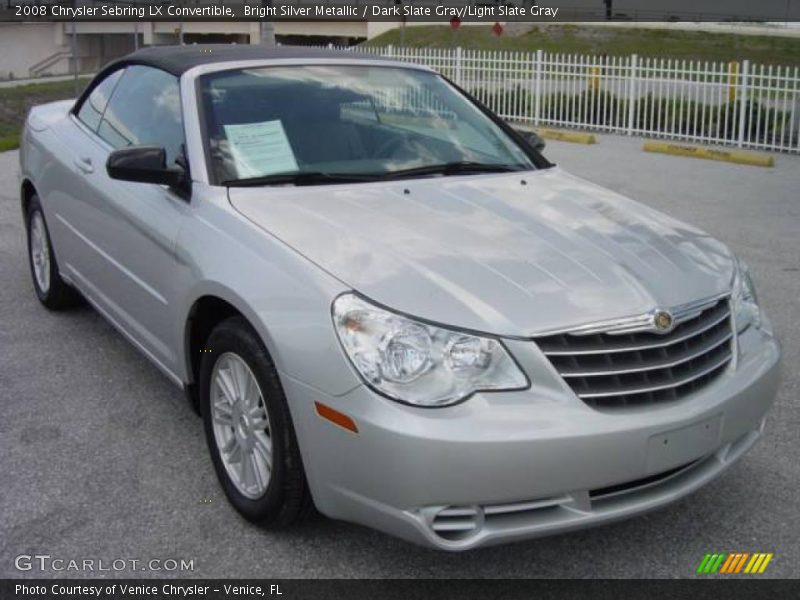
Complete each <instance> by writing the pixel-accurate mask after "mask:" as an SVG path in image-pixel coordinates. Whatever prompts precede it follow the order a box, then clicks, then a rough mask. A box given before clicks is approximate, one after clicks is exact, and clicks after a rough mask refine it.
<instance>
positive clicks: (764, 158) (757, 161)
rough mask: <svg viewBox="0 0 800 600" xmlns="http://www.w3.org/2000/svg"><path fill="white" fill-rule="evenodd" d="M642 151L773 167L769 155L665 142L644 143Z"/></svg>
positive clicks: (772, 158)
mask: <svg viewBox="0 0 800 600" xmlns="http://www.w3.org/2000/svg"><path fill="white" fill-rule="evenodd" d="M644 151H645V152H658V153H661V154H672V155H675V156H688V157H691V158H704V159H706V160H721V161H724V162H731V163H736V164H739V165H753V166H755V167H774V166H775V158H774V157H772V156H770V155H769V154H755V153H753V152H740V151H738V150H719V149H717V148H703V147H701V146H687V145H685V144H669V143H666V142H646V143H645V145H644Z"/></svg>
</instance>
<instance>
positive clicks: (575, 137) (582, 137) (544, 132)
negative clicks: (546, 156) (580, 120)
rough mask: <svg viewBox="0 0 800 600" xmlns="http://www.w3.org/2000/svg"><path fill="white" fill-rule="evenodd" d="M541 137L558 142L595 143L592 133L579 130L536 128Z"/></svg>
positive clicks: (595, 139)
mask: <svg viewBox="0 0 800 600" xmlns="http://www.w3.org/2000/svg"><path fill="white" fill-rule="evenodd" d="M536 133H538V134H539V135H540V136H541V137H542V138H544V139H546V140H558V141H559V142H572V143H573V144H596V143H597V138H596V137H595V136H594V134H593V133H584V132H581V131H565V130H562V129H537V130H536Z"/></svg>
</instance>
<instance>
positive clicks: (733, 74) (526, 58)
mask: <svg viewBox="0 0 800 600" xmlns="http://www.w3.org/2000/svg"><path fill="white" fill-rule="evenodd" d="M358 51H360V52H369V53H373V54H379V55H382V56H387V57H392V58H395V59H398V60H403V61H409V62H415V63H420V64H424V65H428V66H430V67H432V68H434V69H436V70H437V71H439V72H440V73H442V74H444V75H445V76H447V77H449V78H450V79H451V80H453V81H454V82H455V83H457V84H458V85H459V86H461V87H462V88H464V89H465V90H467V91H468V92H470V93H471V94H473V95H474V96H475V97H477V98H478V99H479V100H480V101H482V102H483V103H484V104H486V105H487V106H489V107H490V108H491V109H492V110H494V111H495V112H496V113H497V114H498V115H500V116H501V117H502V118H504V119H507V120H510V121H523V122H530V123H532V124H534V125H556V126H561V127H575V128H581V129H591V130H597V131H612V132H622V133H627V134H629V135H633V134H642V135H647V136H653V137H663V138H672V139H680V140H690V141H696V142H706V143H714V144H725V145H735V146H738V147H746V148H761V149H768V150H777V151H783V152H796V153H797V152H800V78H798V67H796V66H795V67H776V66H765V65H757V64H753V63H751V62H749V61H746V60H745V61H741V62H731V63H724V62H707V61H691V60H675V59H660V58H659V59H655V58H641V57H638V56H636V55H632V56H627V57H605V56H578V55H568V54H550V53H546V52H543V51H541V50H540V51H538V52H503V51H482V50H463V49H461V48H449V49H435V48H405V47H403V48H400V47H392V46H386V47H382V48H364V47H360V48H358Z"/></svg>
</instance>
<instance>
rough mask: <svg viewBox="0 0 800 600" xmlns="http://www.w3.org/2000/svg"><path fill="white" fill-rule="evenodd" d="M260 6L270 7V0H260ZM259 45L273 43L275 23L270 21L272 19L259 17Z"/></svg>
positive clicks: (272, 44) (270, 44)
mask: <svg viewBox="0 0 800 600" xmlns="http://www.w3.org/2000/svg"><path fill="white" fill-rule="evenodd" d="M261 6H263V7H264V8H271V7H272V0H261ZM261 45H262V46H274V45H275V23H274V22H273V21H272V19H268V20H265V19H261Z"/></svg>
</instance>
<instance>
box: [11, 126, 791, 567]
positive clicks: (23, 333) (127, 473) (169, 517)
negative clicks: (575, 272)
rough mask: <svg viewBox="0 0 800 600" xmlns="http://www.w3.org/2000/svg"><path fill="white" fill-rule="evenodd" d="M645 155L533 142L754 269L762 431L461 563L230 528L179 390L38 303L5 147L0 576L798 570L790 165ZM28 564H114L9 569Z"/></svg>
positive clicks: (366, 543) (376, 545) (359, 541)
mask: <svg viewBox="0 0 800 600" xmlns="http://www.w3.org/2000/svg"><path fill="white" fill-rule="evenodd" d="M642 143H643V140H641V139H636V138H625V137H616V136H600V144H598V145H596V146H581V145H573V144H568V143H563V142H550V143H549V145H548V149H547V151H546V154H547V156H548V157H550V158H551V160H554V161H555V162H558V163H559V164H560V165H561V166H562V167H564V168H566V169H568V170H570V171H571V172H573V173H575V174H578V175H580V176H583V177H585V178H587V179H590V180H592V181H595V182H597V183H600V184H602V185H605V186H606V187H609V188H611V189H614V190H616V191H619V192H621V193H623V194H626V195H628V196H631V197H633V198H635V199H638V200H640V201H642V202H644V203H646V204H649V205H652V206H654V207H656V208H658V209H660V210H663V211H665V212H667V213H670V214H671V215H673V216H676V217H678V218H680V219H682V220H685V221H688V222H691V223H693V224H695V225H698V226H700V227H701V228H703V229H705V230H706V231H708V232H710V233H711V234H713V235H715V236H716V237H718V238H720V239H721V240H723V241H725V242H726V243H728V244H729V245H730V246H731V248H732V249H733V250H734V251H735V252H737V253H738V254H739V255H740V256H742V257H743V258H744V259H745V260H746V261H747V262H748V263H749V264H750V265H751V267H752V271H753V273H754V278H755V281H756V285H757V287H758V292H759V296H760V299H761V303H762V305H763V307H764V309H765V310H766V311H767V313H768V314H769V315H770V317H771V318H772V320H773V323H774V326H775V330H776V331H777V332H778V334H779V336H780V338H781V340H782V342H783V345H784V351H785V357H784V377H783V384H782V386H781V390H780V394H779V397H778V399H777V402H776V404H775V406H774V408H773V409H772V411H771V412H770V413H769V416H768V419H767V426H766V431H765V436H764V438H763V439H762V440H761V441H760V442H759V443H758V444H757V446H756V447H755V448H754V449H753V450H752V451H751V452H750V453H749V454H748V455H746V456H745V458H744V459H743V460H741V461H740V462H739V463H738V464H737V465H736V466H734V467H733V468H732V469H730V470H729V471H728V472H727V473H726V474H725V475H723V476H722V477H721V478H720V479H718V480H716V481H714V482H713V483H711V484H710V485H708V486H706V487H705V488H703V489H702V490H700V491H699V492H697V493H695V494H694V495H692V496H690V497H689V498H687V499H684V500H682V501H680V502H678V503H677V504H674V505H672V506H670V507H668V508H665V509H663V510H660V511H658V512H654V513H650V514H648V515H645V516H642V517H638V518H635V519H632V520H629V521H625V522H621V523H617V524H613V525H608V526H605V527H601V528H597V529H590V530H586V531H580V532H576V533H571V534H566V535H560V536H556V537H550V538H543V539H538V540H533V541H528V542H523V543H517V544H512V545H507V546H500V547H493V548H486V549H479V550H475V551H471V552H468V553H463V554H448V553H444V552H439V551H435V550H429V549H424V548H419V547H416V546H413V545H410V544H408V543H406V542H403V541H400V540H397V539H394V538H391V537H389V536H386V535H383V534H381V533H377V532H374V531H371V530H368V529H366V528H363V527H359V526H356V525H350V524H347V523H342V522H335V521H331V520H328V519H325V518H323V517H317V518H315V519H313V520H311V521H310V522H308V523H305V524H303V525H302V526H300V527H298V528H296V529H293V530H289V531H284V532H281V533H270V532H266V531H262V530H260V529H259V528H257V527H255V526H253V525H251V524H249V523H247V522H246V521H244V520H243V519H241V518H240V517H239V516H238V515H237V513H235V512H234V510H233V509H232V508H231V507H230V506H229V505H228V504H227V502H226V501H225V499H224V497H223V495H222V492H221V490H220V488H219V486H218V484H217V481H216V478H215V476H214V473H213V471H212V467H211V463H210V461H209V458H208V455H207V450H206V447H205V441H204V439H203V431H202V426H201V422H200V420H199V419H198V418H197V417H196V416H195V415H194V413H192V412H191V410H190V409H189V406H188V405H187V403H186V401H185V399H184V396H183V394H182V392H181V391H180V390H178V389H177V388H175V387H174V386H173V385H172V384H171V383H170V382H169V381H168V380H167V379H166V378H165V377H163V376H162V375H161V374H160V372H159V371H158V370H156V368H155V367H153V366H151V365H150V363H148V361H147V360H146V359H145V358H143V357H142V356H141V355H140V354H139V353H138V352H137V351H136V350H135V349H134V348H133V347H132V346H131V345H130V344H129V343H128V342H127V341H125V339H123V337H122V336H121V335H120V334H118V333H117V332H116V331H115V330H114V329H113V328H112V327H111V326H110V325H108V324H107V323H106V322H105V321H104V320H103V319H102V318H101V317H100V316H99V315H98V314H97V313H95V312H94V311H93V310H91V309H90V308H87V307H83V308H79V309H76V310H72V311H69V312H66V313H60V314H54V313H49V312H47V311H46V310H45V309H44V308H42V307H41V306H40V305H39V303H38V302H37V301H36V299H35V296H34V292H33V288H32V285H31V282H30V276H29V272H28V267H27V263H26V257H25V242H24V232H23V227H22V220H21V217H20V211H19V201H18V187H17V185H18V184H17V180H16V172H17V153H16V152H7V153H4V154H0V283H1V285H0V409H2V412H0V577H25V576H28V577H30V576H35V577H85V576H92V575H94V576H102V577H111V576H123V577H138V576H145V577H147V576H164V575H172V576H184V577H270V578H290V577H414V578H420V577H667V578H672V577H694V576H695V575H694V572H695V569H696V568H697V565H698V564H699V562H700V560H701V559H702V557H703V555H704V554H705V553H707V552H718V551H722V552H735V551H741V552H772V553H774V558H773V559H772V562H771V563H770V565H769V567H768V569H767V571H766V572H765V574H764V575H762V576H761V577H794V576H797V574H798V572H799V570H798V563H799V561H800V509H799V508H798V506H800V504H798V489H799V484H800V460H798V438H800V418H799V417H800V408H799V407H798V392H799V391H800V385H799V382H800V378H799V377H798V373H797V365H798V359H800V311H798V306H799V301H798V299H799V298H800V157H797V156H788V155H776V161H777V165H776V167H775V168H773V169H765V168H759V167H749V166H737V165H731V164H727V163H716V162H709V161H702V160H696V159H689V158H680V157H671V156H663V155H656V154H646V153H644V152H642V151H641V146H642ZM387 476H391V475H390V474H387ZM36 554H39V555H49V556H51V557H52V558H59V559H64V560H66V561H69V560H70V559H74V560H77V561H83V560H84V559H93V560H95V561H97V560H99V559H103V561H104V564H105V565H106V566H109V565H110V564H111V561H113V560H118V561H119V560H124V561H126V562H127V566H125V567H124V568H123V569H122V570H119V571H116V570H111V571H103V572H98V571H95V572H80V571H73V570H64V571H55V570H53V569H46V570H44V571H42V570H40V569H38V567H37V566H36V564H34V565H33V568H32V569H31V570H29V571H20V570H18V569H17V568H16V567H15V558H16V557H18V556H20V555H36ZM151 559H158V560H161V561H162V563H161V564H162V565H164V566H166V567H170V566H172V563H169V562H167V561H168V560H169V559H174V560H176V561H178V563H180V561H181V560H184V561H193V570H191V571H180V570H177V571H169V572H168V571H164V570H162V571H140V569H141V563H138V564H137V566H136V567H133V566H132V563H130V561H131V560H140V561H143V562H147V561H149V560H151ZM21 564H22V566H24V565H25V561H24V559H23V562H22V563H21ZM59 564H60V563H59ZM94 564H95V565H98V564H99V563H97V562H95V563H94ZM121 564H122V563H119V562H117V563H116V565H117V566H120V565H121ZM68 565H69V563H68V562H65V563H63V565H62V566H68Z"/></svg>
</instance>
